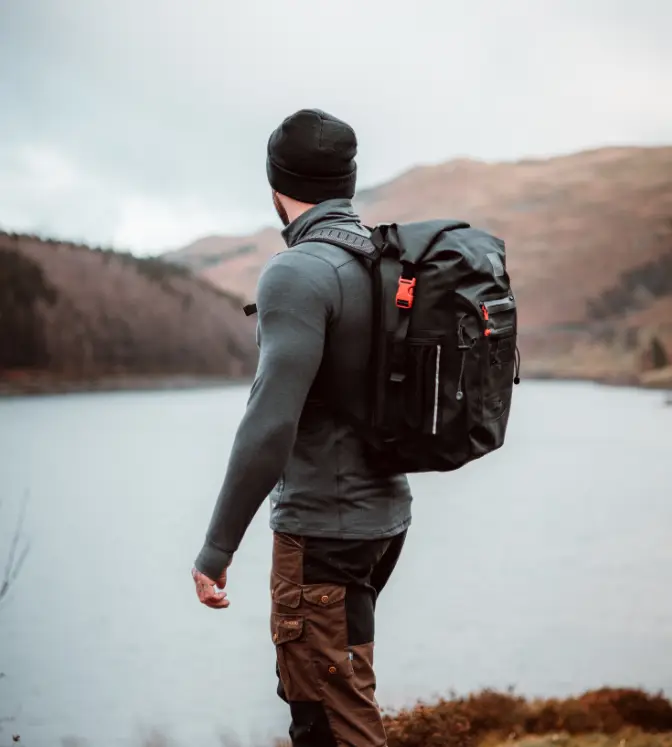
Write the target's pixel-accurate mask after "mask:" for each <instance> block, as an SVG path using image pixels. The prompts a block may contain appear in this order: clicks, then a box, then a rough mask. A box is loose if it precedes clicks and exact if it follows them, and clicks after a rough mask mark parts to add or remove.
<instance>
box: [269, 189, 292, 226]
mask: <svg viewBox="0 0 672 747" xmlns="http://www.w3.org/2000/svg"><path fill="white" fill-rule="evenodd" d="M273 207H274V208H275V212H276V213H277V214H278V218H280V220H281V221H282V225H283V226H285V227H287V226H288V225H289V223H290V220H289V216H288V215H287V211H286V210H285V208H284V207H283V205H282V203H281V202H280V198H279V197H278V193H277V192H273Z"/></svg>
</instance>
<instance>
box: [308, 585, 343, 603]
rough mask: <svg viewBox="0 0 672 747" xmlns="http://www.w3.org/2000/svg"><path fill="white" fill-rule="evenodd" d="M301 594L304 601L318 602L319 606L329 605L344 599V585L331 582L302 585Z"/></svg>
mask: <svg viewBox="0 0 672 747" xmlns="http://www.w3.org/2000/svg"><path fill="white" fill-rule="evenodd" d="M303 596H304V599H305V600H306V602H310V604H318V605H319V606H320V607H329V606H330V605H332V604H336V603H337V602H342V601H343V600H344V599H345V586H336V585H333V584H315V585H313V586H304V588H303Z"/></svg>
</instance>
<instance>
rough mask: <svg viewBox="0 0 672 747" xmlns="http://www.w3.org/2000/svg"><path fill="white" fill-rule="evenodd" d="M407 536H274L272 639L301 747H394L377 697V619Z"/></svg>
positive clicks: (294, 738) (293, 735)
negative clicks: (379, 603)
mask: <svg viewBox="0 0 672 747" xmlns="http://www.w3.org/2000/svg"><path fill="white" fill-rule="evenodd" d="M405 536H406V533H405V532H403V533H401V534H399V535H397V536H396V537H393V538H391V539H381V540H334V539H317V538H309V537H297V536H293V535H288V534H278V533H276V534H274V543H273V570H272V573H271V598H272V613H271V634H272V636H273V642H274V643H275V647H276V653H277V663H276V672H277V674H278V679H279V683H278V695H279V696H280V697H281V698H282V699H283V700H284V701H285V702H287V703H288V704H289V706H290V710H291V715H292V724H291V726H290V729H289V734H290V736H291V738H292V744H293V745H294V746H295V747H341V746H343V747H384V745H385V744H386V739H385V730H384V728H383V724H382V719H381V714H380V710H379V708H378V704H377V702H376V698H375V695H374V692H375V689H376V679H375V675H374V671H373V645H374V644H373V641H374V611H375V606H376V599H377V597H378V594H379V593H380V591H381V590H382V588H383V587H384V586H385V584H386V583H387V581H388V579H389V577H390V575H391V573H392V571H393V570H394V567H395V565H396V563H397V560H398V558H399V555H400V553H401V549H402V546H403V544H404V540H405Z"/></svg>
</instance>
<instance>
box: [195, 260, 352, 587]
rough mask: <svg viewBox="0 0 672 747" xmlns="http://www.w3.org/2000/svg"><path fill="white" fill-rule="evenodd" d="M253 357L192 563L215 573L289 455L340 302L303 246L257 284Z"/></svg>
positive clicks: (330, 278) (325, 270) (331, 278)
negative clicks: (251, 375)
mask: <svg viewBox="0 0 672 747" xmlns="http://www.w3.org/2000/svg"><path fill="white" fill-rule="evenodd" d="M256 303H257V312H258V322H257V323H258V325H259V348H260V351H259V353H260V354H259V364H258V367H257V372H256V376H255V379H254V383H253V384H252V389H251V392H250V397H249V399H248V403H247V408H246V411H245V415H244V416H243V419H242V421H241V423H240V425H239V427H238V431H237V433H236V437H235V440H234V444H233V448H232V450H231V455H230V458H229V464H228V469H227V472H226V476H225V478H224V483H223V485H222V488H221V490H220V493H219V497H218V499H217V502H216V505H215V508H214V512H213V515H212V519H211V521H210V526H209V528H208V531H207V534H206V540H205V544H204V546H203V548H202V550H201V552H200V554H199V555H198V558H197V560H196V563H195V565H196V568H197V569H198V570H199V571H201V572H202V573H204V574H205V575H206V576H208V577H209V578H211V579H213V580H215V579H217V578H218V577H219V576H220V575H221V573H222V572H223V570H224V569H225V568H226V567H227V566H228V565H229V563H230V562H231V558H232V556H233V553H234V552H235V551H236V550H237V549H238V546H239V544H240V542H241V540H242V538H243V535H244V534H245V531H246V530H247V527H248V526H249V524H250V522H251V521H252V519H253V518H254V516H255V514H256V513H257V511H258V510H259V507H260V506H261V504H262V503H263V501H264V499H265V498H266V497H267V496H268V494H269V493H270V492H271V490H272V489H273V487H274V486H275V485H276V483H277V482H278V480H279V479H280V476H281V474H282V471H283V470H284V468H285V465H286V463H287V460H288V458H289V456H290V454H291V451H292V448H293V445H294V441H295V439H296V432H297V427H298V423H299V418H300V416H301V412H302V410H303V406H304V403H305V401H306V397H307V395H308V392H309V390H310V387H311V385H312V383H313V380H314V378H315V375H316V373H317V371H318V368H319V367H320V363H321V362H322V352H323V349H324V340H325V334H326V329H327V325H328V324H329V320H330V318H331V315H332V314H333V313H334V310H335V309H336V308H337V307H338V305H339V304H340V286H339V281H338V277H337V275H336V271H335V270H334V268H333V267H332V266H331V265H330V264H329V263H328V262H326V261H325V260H323V259H321V258H319V257H316V256H314V255H311V254H307V253H305V252H304V251H297V250H292V251H287V252H283V253H280V254H278V255H276V256H275V257H274V258H273V259H272V260H271V261H270V262H269V263H268V264H267V266H266V268H265V270H264V272H263V273H262V276H261V278H260V279H259V285H258V288H257V299H256Z"/></svg>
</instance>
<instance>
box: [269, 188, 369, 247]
mask: <svg viewBox="0 0 672 747" xmlns="http://www.w3.org/2000/svg"><path fill="white" fill-rule="evenodd" d="M343 223H350V224H352V223H355V224H357V223H359V216H358V215H357V214H356V213H355V211H354V210H353V207H352V202H351V201H350V200H347V199H342V198H339V199H335V200H325V201H324V202H321V203H319V205H315V207H312V208H310V210H306V212H305V213H303V214H302V215H300V216H299V217H298V218H297V219H296V220H294V221H292V222H291V223H290V224H289V225H288V226H287V227H286V228H284V229H283V231H282V238H283V239H284V241H285V244H286V245H287V246H288V247H291V246H293V245H294V244H296V242H297V241H299V239H302V238H303V237H304V236H306V235H307V234H308V233H309V232H310V231H312V230H314V229H316V228H321V227H323V226H327V225H329V226H334V225H339V224H343Z"/></svg>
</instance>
